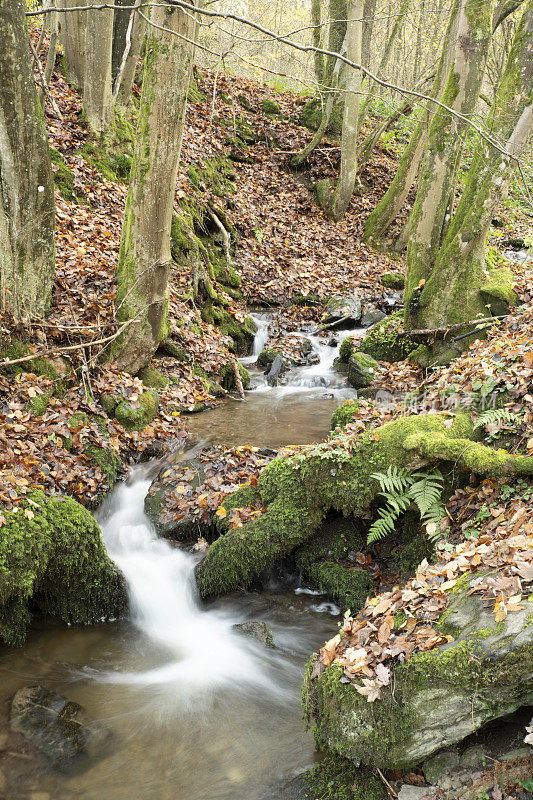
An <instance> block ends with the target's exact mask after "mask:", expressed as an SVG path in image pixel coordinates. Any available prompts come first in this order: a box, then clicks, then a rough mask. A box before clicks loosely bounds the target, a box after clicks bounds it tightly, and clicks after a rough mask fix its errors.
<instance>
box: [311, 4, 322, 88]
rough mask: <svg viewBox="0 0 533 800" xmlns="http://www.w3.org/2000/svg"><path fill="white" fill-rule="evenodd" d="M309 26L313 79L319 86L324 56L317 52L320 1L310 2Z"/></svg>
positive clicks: (318, 48)
mask: <svg viewBox="0 0 533 800" xmlns="http://www.w3.org/2000/svg"><path fill="white" fill-rule="evenodd" d="M311 25H312V26H313V37H312V38H313V47H314V48H315V54H314V65H315V77H316V79H317V81H318V84H319V85H322V84H323V82H324V56H323V54H322V53H319V52H318V50H320V49H321V48H322V39H323V36H322V0H311Z"/></svg>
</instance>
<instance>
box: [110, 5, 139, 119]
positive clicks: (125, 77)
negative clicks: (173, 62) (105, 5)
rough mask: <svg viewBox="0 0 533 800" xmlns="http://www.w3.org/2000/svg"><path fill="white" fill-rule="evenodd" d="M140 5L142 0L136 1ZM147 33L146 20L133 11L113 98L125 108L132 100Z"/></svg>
mask: <svg viewBox="0 0 533 800" xmlns="http://www.w3.org/2000/svg"><path fill="white" fill-rule="evenodd" d="M139 4H140V0H136V3H135V5H139ZM143 13H144V12H143ZM145 32H146V20H145V19H144V17H141V15H140V14H138V13H137V12H135V11H133V10H132V12H131V17H130V21H129V25H128V30H127V31H126V47H125V48H124V52H123V54H122V64H121V65H120V70H119V73H118V75H117V79H116V82H115V86H114V88H113V98H114V100H115V102H116V103H117V105H120V106H125V105H127V104H128V102H129V100H130V98H131V90H132V88H133V82H134V80H135V72H136V70H137V64H138V62H139V55H140V53H141V47H142V43H143V40H144V34H145Z"/></svg>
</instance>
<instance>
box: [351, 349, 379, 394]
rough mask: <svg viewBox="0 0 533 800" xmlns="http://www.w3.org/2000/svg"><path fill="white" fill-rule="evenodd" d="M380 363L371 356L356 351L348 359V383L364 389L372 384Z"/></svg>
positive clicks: (355, 387)
mask: <svg viewBox="0 0 533 800" xmlns="http://www.w3.org/2000/svg"><path fill="white" fill-rule="evenodd" d="M378 369H379V364H378V362H377V361H375V360H374V359H373V358H372V357H371V356H367V355H366V354H365V353H360V352H358V351H356V352H355V353H352V355H351V356H350V360H349V361H348V383H349V384H351V386H353V387H354V389H364V388H365V387H367V386H370V384H371V383H372V381H373V380H374V378H375V377H376V374H377V371H378Z"/></svg>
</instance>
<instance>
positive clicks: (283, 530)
mask: <svg viewBox="0 0 533 800" xmlns="http://www.w3.org/2000/svg"><path fill="white" fill-rule="evenodd" d="M447 424H449V423H447V421H446V418H445V417H444V416H442V415H439V414H421V415H419V416H409V417H403V418H400V419H397V420H394V421H392V422H389V423H387V424H385V425H382V426H381V427H380V428H377V429H376V430H373V431H366V432H365V433H363V434H362V435H361V436H359V437H358V438H357V439H353V438H351V437H346V436H344V437H343V436H340V437H339V438H338V439H336V440H333V441H330V442H326V443H324V444H320V445H311V446H309V447H307V448H304V449H303V450H302V451H300V452H299V453H297V454H295V455H292V456H289V457H284V456H281V457H278V458H276V459H275V460H274V461H272V462H271V463H270V464H268V465H267V466H266V467H265V469H264V470H263V471H262V473H261V475H260V477H259V480H258V486H257V490H258V493H259V496H260V499H261V502H262V503H263V504H264V505H265V506H267V509H266V511H265V513H264V514H262V515H261V516H260V517H258V518H256V519H254V520H253V521H251V522H248V523H247V524H246V525H244V526H243V527H241V528H237V529H235V530H231V531H229V532H228V533H227V534H226V535H225V536H222V537H220V538H219V539H217V541H216V542H214V544H213V545H212V546H211V548H210V549H209V551H208V553H207V555H206V557H205V558H204V560H203V561H202V562H201V563H200V564H199V565H198V566H197V568H196V580H197V584H198V588H199V591H200V594H201V595H202V597H209V596H211V595H217V594H222V593H224V592H229V591H232V590H235V589H238V588H244V587H247V586H249V585H250V584H251V583H252V581H253V580H254V579H255V578H256V577H257V576H259V575H261V573H263V572H265V571H267V570H270V569H272V567H273V566H274V565H275V564H276V563H277V562H279V560H280V559H281V558H282V557H283V556H285V555H286V554H288V553H290V552H292V550H294V549H295V548H296V547H297V546H298V545H300V544H302V543H303V542H305V541H306V539H308V538H309V537H310V536H311V534H312V533H314V531H316V529H317V528H318V526H319V525H320V523H321V521H322V519H323V517H324V515H325V514H326V513H327V512H328V511H330V510H334V511H337V512H340V513H342V514H344V515H345V516H348V515H349V514H353V515H355V516H359V515H361V514H362V513H363V512H365V511H366V510H367V509H368V508H369V506H370V505H371V503H372V502H373V501H374V499H375V498H376V496H377V495H378V493H379V491H380V486H379V483H378V482H377V480H375V479H373V478H372V477H371V476H372V474H373V473H374V472H378V471H385V470H386V469H387V467H389V466H397V467H403V468H406V469H409V470H414V469H420V468H421V467H423V466H424V465H426V464H429V463H432V462H434V461H440V460H444V461H448V462H453V463H454V464H455V465H456V466H460V467H464V468H466V469H468V470H472V471H473V472H476V473H478V474H481V475H487V476H500V475H529V474H531V473H532V471H533V457H524V456H515V455H511V454H510V453H507V452H506V451H505V450H492V449H491V448H489V447H484V446H483V445H481V444H478V443H476V442H474V441H473V439H474V432H473V429H472V423H471V420H470V417H469V416H468V415H467V414H458V415H457V416H456V417H455V418H454V419H453V422H452V424H451V427H447Z"/></svg>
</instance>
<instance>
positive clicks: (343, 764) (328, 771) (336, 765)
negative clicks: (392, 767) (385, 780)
mask: <svg viewBox="0 0 533 800" xmlns="http://www.w3.org/2000/svg"><path fill="white" fill-rule="evenodd" d="M305 782H306V790H307V793H306V796H307V797H308V798H313V799H314V798H320V800H387V797H388V795H387V792H386V791H385V788H384V786H383V784H382V782H381V781H380V780H379V778H378V777H377V776H375V775H374V774H373V773H372V772H371V770H368V769H365V768H364V767H363V768H361V767H356V766H355V764H354V763H353V761H349V760H348V759H346V758H343V757H342V756H339V755H336V754H334V753H332V752H328V753H327V754H326V756H325V758H324V759H323V760H322V761H320V762H319V763H318V764H317V765H316V766H315V767H313V769H311V770H310V771H309V772H308V773H307V774H306V781H305Z"/></svg>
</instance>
